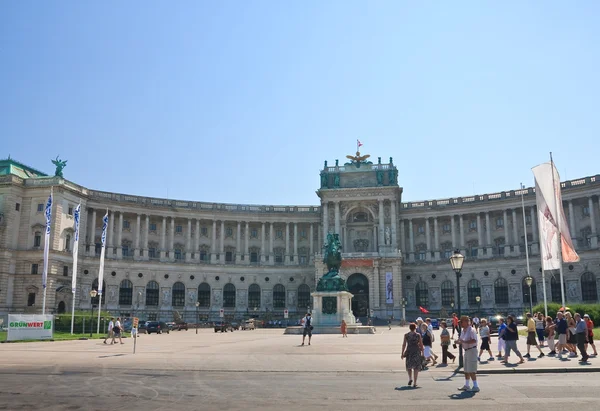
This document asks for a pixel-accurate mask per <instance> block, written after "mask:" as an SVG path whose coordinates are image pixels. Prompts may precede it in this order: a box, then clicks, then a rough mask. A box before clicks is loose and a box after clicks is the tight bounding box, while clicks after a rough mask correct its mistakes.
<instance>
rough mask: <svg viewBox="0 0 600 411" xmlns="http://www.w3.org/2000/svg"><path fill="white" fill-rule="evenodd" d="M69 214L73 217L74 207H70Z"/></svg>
mask: <svg viewBox="0 0 600 411" xmlns="http://www.w3.org/2000/svg"><path fill="white" fill-rule="evenodd" d="M67 214H68V215H73V207H72V206H69V208H68V209H67Z"/></svg>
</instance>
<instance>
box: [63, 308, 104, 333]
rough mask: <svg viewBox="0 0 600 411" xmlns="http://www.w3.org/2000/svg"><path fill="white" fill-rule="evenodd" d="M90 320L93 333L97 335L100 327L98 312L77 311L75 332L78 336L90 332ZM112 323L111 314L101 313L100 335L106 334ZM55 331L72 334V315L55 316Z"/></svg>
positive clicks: (74, 323)
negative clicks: (109, 323)
mask: <svg viewBox="0 0 600 411" xmlns="http://www.w3.org/2000/svg"><path fill="white" fill-rule="evenodd" d="M90 320H91V322H92V331H93V332H94V333H95V332H96V329H97V327H98V325H97V324H98V311H97V310H95V311H94V312H93V315H92V313H90V311H75V321H74V322H73V331H74V332H75V333H77V334H80V333H84V332H85V333H88V332H90ZM109 321H110V314H109V313H108V312H106V311H102V312H100V333H101V334H102V333H105V332H106V328H107V327H108V322H109ZM54 331H58V332H71V313H64V314H57V315H55V316H54Z"/></svg>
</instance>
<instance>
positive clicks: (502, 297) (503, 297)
mask: <svg viewBox="0 0 600 411" xmlns="http://www.w3.org/2000/svg"><path fill="white" fill-rule="evenodd" d="M494 296H495V297H496V304H508V281H506V280H505V279H504V278H498V279H497V280H496V281H495V282H494Z"/></svg>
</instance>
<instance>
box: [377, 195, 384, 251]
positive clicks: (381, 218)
mask: <svg viewBox="0 0 600 411" xmlns="http://www.w3.org/2000/svg"><path fill="white" fill-rule="evenodd" d="M384 217H385V215H384V213H383V200H382V199H379V236H378V239H379V252H382V251H383V250H381V246H382V245H385V237H384V235H385V223H384Z"/></svg>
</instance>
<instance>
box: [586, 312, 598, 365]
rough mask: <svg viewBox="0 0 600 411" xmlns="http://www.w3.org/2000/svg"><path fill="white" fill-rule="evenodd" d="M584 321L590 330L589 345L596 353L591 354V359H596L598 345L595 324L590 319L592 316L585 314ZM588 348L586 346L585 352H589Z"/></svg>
mask: <svg viewBox="0 0 600 411" xmlns="http://www.w3.org/2000/svg"><path fill="white" fill-rule="evenodd" d="M583 319H584V320H585V324H586V325H587V329H588V344H589V345H591V346H592V348H593V349H594V353H593V354H590V357H596V356H597V355H598V351H596V344H594V322H593V321H592V320H591V319H590V316H589V315H587V314H584V316H583ZM587 349H588V346H587V344H586V345H585V350H586V352H587Z"/></svg>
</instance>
